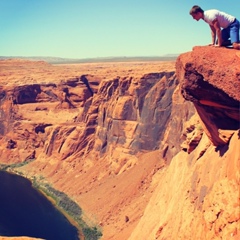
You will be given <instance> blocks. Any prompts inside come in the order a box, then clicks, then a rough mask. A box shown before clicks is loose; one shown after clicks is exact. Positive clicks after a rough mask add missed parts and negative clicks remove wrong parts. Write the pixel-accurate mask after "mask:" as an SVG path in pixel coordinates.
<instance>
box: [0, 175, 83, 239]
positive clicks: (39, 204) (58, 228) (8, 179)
mask: <svg viewBox="0 0 240 240" xmlns="http://www.w3.org/2000/svg"><path fill="white" fill-rule="evenodd" d="M0 236H29V237H36V238H43V239H47V240H79V237H78V230H77V229H76V227H74V226H73V225H71V223H70V222H69V221H68V220H67V218H66V217H65V216H64V215H63V214H62V213H60V212H59V211H58V210H57V209H56V208H55V207H54V205H53V204H52V203H51V202H50V201H49V200H48V199H47V198H46V197H45V196H44V195H43V194H42V193H40V192H39V191H38V190H36V189H35V188H33V187H32V184H31V182H30V181H29V180H28V179H26V178H23V177H21V176H18V175H15V174H10V173H7V172H4V171H0Z"/></svg>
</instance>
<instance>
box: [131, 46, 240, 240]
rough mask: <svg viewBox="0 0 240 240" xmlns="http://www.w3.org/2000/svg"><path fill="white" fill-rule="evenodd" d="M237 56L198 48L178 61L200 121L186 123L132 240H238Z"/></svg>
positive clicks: (183, 86) (239, 61)
mask: <svg viewBox="0 0 240 240" xmlns="http://www.w3.org/2000/svg"><path fill="white" fill-rule="evenodd" d="M236 53H237V51H234V50H229V49H222V48H221V49H216V48H211V47H195V48H193V51H192V52H188V53H185V54H182V55H180V56H179V58H178V59H177V62H176V75H177V78H178V80H179V81H180V87H181V93H182V95H183V96H184V98H185V99H187V100H189V101H191V102H192V103H193V104H194V107H195V109H196V112H197V113H198V115H197V118H198V120H199V122H196V119H192V120H191V121H189V122H188V123H186V132H185V134H183V135H184V136H185V143H182V145H183V146H185V147H183V150H184V151H180V152H179V153H178V154H176V155H175V156H174V157H173V158H172V160H171V163H170V165H169V166H168V167H166V168H165V169H164V170H162V172H161V173H159V175H158V178H157V180H156V181H158V186H157V187H156V189H155V192H154V194H153V196H152V198H151V199H150V201H149V203H148V206H147V207H146V210H145V213H144V215H143V217H142V219H141V220H140V222H139V224H138V226H137V227H136V228H135V230H134V232H133V233H132V235H131V237H130V238H129V239H132V240H134V239H182V240H183V239H199V240H200V239H201V240H210V239H214V240H216V239H239V236H240V233H239V222H240V218H239V169H240V168H239V167H240V163H239V161H240V158H239V153H240V151H239V150H240V140H239V89H240V85H239V84H240V78H239V76H240V58H239V57H238V56H237V55H236ZM194 122H195V123H197V124H200V125H197V124H194ZM191 144H193V145H194V148H192V147H191V146H190V145H191ZM189 149H190V150H189Z"/></svg>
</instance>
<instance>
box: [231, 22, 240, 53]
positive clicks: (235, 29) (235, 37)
mask: <svg viewBox="0 0 240 240" xmlns="http://www.w3.org/2000/svg"><path fill="white" fill-rule="evenodd" d="M230 39H231V42H232V45H233V48H234V49H238V50H240V42H239V21H238V20H237V19H236V20H235V22H234V23H232V24H231V25H230Z"/></svg>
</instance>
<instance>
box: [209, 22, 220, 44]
mask: <svg viewBox="0 0 240 240" xmlns="http://www.w3.org/2000/svg"><path fill="white" fill-rule="evenodd" d="M212 24H213V25H212V26H210V28H211V30H212V36H213V32H214V43H215V39H216V35H217V39H218V44H217V45H218V46H219V47H221V46H222V31H221V27H220V25H219V22H218V20H217V19H215V20H213V22H212Z"/></svg>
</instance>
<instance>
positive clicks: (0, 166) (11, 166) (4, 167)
mask: <svg viewBox="0 0 240 240" xmlns="http://www.w3.org/2000/svg"><path fill="white" fill-rule="evenodd" d="M34 160H35V159H29V160H27V161H24V162H20V163H13V164H0V170H2V171H8V170H11V169H14V168H19V167H22V166H25V165H27V164H28V163H30V162H32V161H34Z"/></svg>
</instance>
